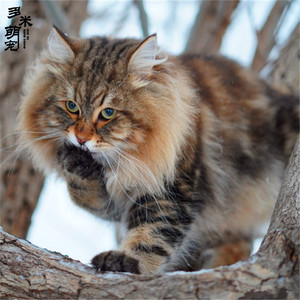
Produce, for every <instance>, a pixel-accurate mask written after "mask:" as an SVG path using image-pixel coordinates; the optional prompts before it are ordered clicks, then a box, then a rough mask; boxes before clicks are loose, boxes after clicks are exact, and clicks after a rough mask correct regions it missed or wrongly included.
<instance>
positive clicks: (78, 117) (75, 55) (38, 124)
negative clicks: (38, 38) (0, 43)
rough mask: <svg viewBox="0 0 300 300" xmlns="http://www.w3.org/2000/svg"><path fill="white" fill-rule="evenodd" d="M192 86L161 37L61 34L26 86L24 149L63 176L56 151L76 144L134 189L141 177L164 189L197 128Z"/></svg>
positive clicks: (56, 34) (39, 163) (22, 117)
mask: <svg viewBox="0 0 300 300" xmlns="http://www.w3.org/2000/svg"><path fill="white" fill-rule="evenodd" d="M170 60H171V62H170ZM186 86H188V83H187V78H186V77H185V76H184V75H181V73H180V71H179V70H177V69H176V67H175V66H174V64H173V63H172V58H171V59H169V60H168V59H167V56H166V55H165V54H164V53H163V52H161V51H160V49H159V48H158V46H157V39H156V35H152V36H150V37H148V38H147V39H145V40H144V41H139V40H134V39H110V38H100V37H95V38H90V39H74V38H70V37H68V36H66V35H64V34H63V33H62V32H60V31H59V30H57V29H55V30H53V31H52V32H51V34H50V37H49V47H48V49H47V51H45V52H44V53H43V54H42V56H41V58H40V59H39V60H38V62H37V63H36V65H35V67H33V68H32V70H31V75H30V76H28V78H27V80H26V83H25V95H24V99H23V101H22V104H21V109H20V114H19V130H20V132H21V136H22V144H23V145H26V146H28V148H29V149H30V152H31V154H32V156H33V159H34V160H35V162H36V165H37V166H38V167H40V168H41V169H43V170H46V171H49V170H50V171H51V170H56V171H59V166H58V162H57V158H56V153H57V149H58V148H59V147H63V146H64V145H65V144H73V145H74V146H76V147H79V148H82V149H84V150H86V151H89V152H90V153H91V154H92V156H93V158H94V159H95V160H96V161H98V162H99V163H102V164H104V165H105V164H106V167H107V168H109V166H111V167H112V166H114V167H115V168H116V170H117V169H118V170H120V171H119V174H118V176H119V177H120V178H121V176H125V175H126V176H127V177H128V178H126V180H125V181H126V182H128V185H131V186H134V185H136V186H138V183H137V181H138V180H139V178H141V177H144V179H143V180H144V181H145V180H146V181H147V180H148V184H149V182H150V183H151V180H150V179H149V178H148V177H153V178H155V180H154V179H152V181H158V182H160V183H162V182H163V181H166V180H168V179H170V178H172V176H173V175H174V169H175V164H176V161H177V159H178V155H179V153H180V149H181V146H182V144H183V143H184V139H185V135H186V133H187V132H188V130H189V126H190V124H191V120H190V119H191V114H192V109H191V106H190V105H189V103H188V101H187V100H186V99H184V98H192V97H193V95H192V94H191V93H190V92H189V90H188V88H187V87H186ZM117 165H119V168H117V167H116V166H117ZM130 168H131V170H130ZM126 169H127V171H126ZM142 169H145V170H146V169H147V170H146V171H144V172H143V171H142ZM122 172H123V173H124V174H125V175H124V174H123V173H122ZM126 172H127V174H126ZM133 173H134V174H133ZM130 174H131V175H130ZM120 178H119V180H120ZM155 184H156V185H157V183H155ZM155 184H154V183H153V185H155ZM152 188H153V187H152ZM156 188H158V187H156Z"/></svg>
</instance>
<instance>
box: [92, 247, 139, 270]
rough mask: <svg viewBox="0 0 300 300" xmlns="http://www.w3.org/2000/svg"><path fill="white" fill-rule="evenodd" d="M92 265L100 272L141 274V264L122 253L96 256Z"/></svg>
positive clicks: (113, 252)
mask: <svg viewBox="0 0 300 300" xmlns="http://www.w3.org/2000/svg"><path fill="white" fill-rule="evenodd" d="M92 265H93V266H94V268H95V269H96V270H99V271H111V272H129V273H134V274H140V270H139V262H138V260H137V259H135V258H132V257H130V256H128V255H127V254H125V253H124V252H121V251H107V252H103V253H100V254H98V255H96V256H95V257H94V258H93V259H92Z"/></svg>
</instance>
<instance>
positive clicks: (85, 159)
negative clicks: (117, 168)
mask: <svg viewBox="0 0 300 300" xmlns="http://www.w3.org/2000/svg"><path fill="white" fill-rule="evenodd" d="M57 158H58V161H59V163H60V165H61V166H62V169H63V170H64V171H67V172H68V173H72V174H75V175H77V176H79V177H81V178H82V179H98V178H99V177H100V176H101V174H102V172H103V167H102V166H101V165H100V164H99V163H98V162H96V161H95V160H94V159H93V157H92V156H91V154H90V153H89V152H88V151H85V150H83V149H80V148H78V147H75V146H72V145H64V146H63V147H61V148H60V149H59V150H58V151H57Z"/></svg>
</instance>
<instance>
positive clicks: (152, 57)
mask: <svg viewBox="0 0 300 300" xmlns="http://www.w3.org/2000/svg"><path fill="white" fill-rule="evenodd" d="M167 59H168V56H167V54H166V53H164V52H162V51H161V50H160V49H159V48H158V46H157V37H156V34H153V35H150V36H149V37H148V38H146V39H145V40H144V41H143V42H142V43H141V44H140V45H139V47H138V48H137V49H136V50H135V52H134V53H133V54H132V56H131V58H130V60H129V64H128V69H129V71H140V72H143V73H145V72H146V73H148V72H150V71H151V70H152V68H153V67H154V66H156V65H159V64H162V63H163V62H165V61H166V60H167Z"/></svg>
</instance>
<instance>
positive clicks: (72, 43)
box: [48, 25, 80, 62]
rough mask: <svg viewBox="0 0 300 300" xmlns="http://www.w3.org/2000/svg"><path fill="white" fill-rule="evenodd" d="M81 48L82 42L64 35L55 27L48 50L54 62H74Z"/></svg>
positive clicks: (49, 39) (50, 36)
mask: <svg viewBox="0 0 300 300" xmlns="http://www.w3.org/2000/svg"><path fill="white" fill-rule="evenodd" d="M79 48H80V41H79V40H77V39H73V38H70V37H68V36H67V35H66V34H64V33H63V32H62V31H61V30H60V29H59V28H57V27H56V26H55V25H54V26H53V29H52V30H51V32H50V35H49V37H48V49H49V52H50V56H51V58H52V59H53V60H55V61H58V62H69V61H72V60H73V59H74V57H75V55H76V52H77V51H78V49H79Z"/></svg>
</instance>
